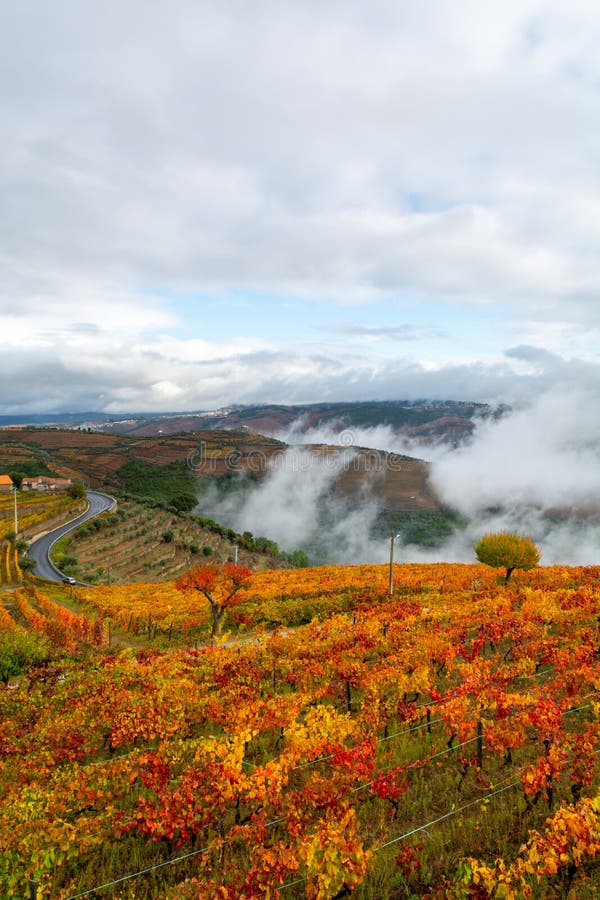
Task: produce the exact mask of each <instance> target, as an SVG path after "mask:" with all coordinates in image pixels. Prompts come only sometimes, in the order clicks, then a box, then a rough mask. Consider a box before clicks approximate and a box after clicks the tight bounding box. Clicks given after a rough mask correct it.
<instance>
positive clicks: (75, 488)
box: [69, 484, 85, 500]
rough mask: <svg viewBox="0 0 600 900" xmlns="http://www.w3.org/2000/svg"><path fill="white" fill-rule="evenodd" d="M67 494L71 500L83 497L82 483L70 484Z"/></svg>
mask: <svg viewBox="0 0 600 900" xmlns="http://www.w3.org/2000/svg"><path fill="white" fill-rule="evenodd" d="M69 496H70V497H72V498H73V500H83V498H84V497H85V488H84V486H83V485H82V484H72V485H71V487H70V488H69Z"/></svg>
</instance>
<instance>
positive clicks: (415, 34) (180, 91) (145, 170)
mask: <svg viewBox="0 0 600 900" xmlns="http://www.w3.org/2000/svg"><path fill="white" fill-rule="evenodd" d="M599 43H600V10H599V9H598V7H597V6H596V5H595V4H593V3H592V2H591V0H588V2H583V0H578V2H574V3H572V4H569V6H568V7H567V6H566V5H565V4H564V3H562V2H559V0H544V2H542V0H521V2H516V0H510V2H506V3H503V4H502V5H499V4H497V3H492V2H487V0H484V2H475V0H457V2H453V3H448V2H445V0H427V2H424V3H419V4H399V3H395V2H391V0H375V2H374V3H371V4H369V5H368V7H367V6H366V5H365V4H364V3H361V2H356V0H346V2H341V0H336V2H333V3H329V4H322V3H317V2H316V0H309V2H306V3H303V4H297V3H292V2H286V0H282V2H280V3H278V4H275V5H274V4H272V3H270V2H260V0H259V2H257V3H253V4H247V3H244V2H242V0H234V2H233V3H229V4H226V5H223V4H215V3H212V2H209V0H201V2H191V0H176V2H173V3H168V4H167V3H166V2H165V0H158V2H156V3H152V4H150V5H149V4H147V3H142V2H141V0H124V2H116V0H108V2H106V3H103V4H101V5H98V4H95V3H91V2H88V0H83V2H74V0H55V2H53V3H52V5H51V8H48V9H46V8H42V7H40V6H39V4H31V3H28V2H24V3H20V4H12V5H6V6H5V8H4V9H3V10H2V12H1V13H0V59H1V60H2V62H1V66H2V78H0V102H1V103H2V108H3V116H2V121H1V122H0V210H1V211H2V212H1V213H0V247H2V251H1V257H0V273H1V274H0V333H1V335H2V337H1V340H2V343H3V344H4V345H8V347H9V348H10V347H11V346H18V347H25V348H27V347H30V348H32V350H36V352H37V351H40V350H41V349H43V348H51V347H54V348H55V356H54V357H53V358H49V359H48V362H47V363H46V361H45V359H44V357H40V356H39V355H38V356H36V355H35V354H34V355H32V356H31V357H27V356H24V357H23V358H22V359H21V360H20V364H22V365H25V362H27V365H28V366H30V367H32V368H35V367H36V366H39V367H40V371H41V370H42V368H43V367H44V366H46V365H48V366H50V368H51V369H53V373H54V374H53V378H52V379H50V382H49V384H50V385H53V384H56V388H55V390H56V393H55V394H53V395H52V396H51V397H50V395H49V402H50V400H52V402H54V401H56V402H59V400H60V402H61V403H63V405H64V404H65V403H67V402H68V404H71V403H74V402H79V399H78V398H81V397H82V396H85V397H88V398H89V399H90V400H93V399H96V400H97V401H98V398H99V397H100V396H102V397H103V398H104V403H105V404H109V405H112V406H118V405H120V404H122V403H124V402H125V401H126V400H127V402H129V401H131V402H134V401H135V403H136V404H137V405H138V406H139V407H145V406H148V407H153V406H154V405H155V404H156V403H158V402H159V398H160V395H161V391H160V390H159V391H156V390H153V388H152V385H153V384H156V383H163V382H164V383H168V384H170V385H172V387H171V388H169V391H167V393H170V397H171V398H172V399H173V400H175V399H177V401H178V402H179V403H181V404H182V405H183V404H191V405H197V404H196V402H195V401H196V398H197V402H198V403H200V404H205V403H210V402H213V401H215V402H218V401H221V400H224V401H225V402H227V400H239V399H244V398H249V399H250V398H252V399H254V398H256V397H263V398H265V399H267V398H268V397H270V396H271V395H274V396H275V395H276V396H281V397H285V396H291V397H300V396H302V395H303V398H308V399H317V398H318V395H317V394H315V391H317V390H320V391H323V392H324V394H326V395H327V396H331V395H335V392H340V393H338V394H337V396H342V395H343V396H346V393H345V391H346V389H348V390H350V391H352V390H356V391H357V393H358V392H359V390H364V391H368V396H375V395H376V394H377V392H378V391H380V392H382V394H381V395H384V394H386V392H388V391H391V390H396V389H399V388H400V387H401V386H404V385H405V386H406V391H407V392H408V393H407V396H408V395H409V394H410V392H411V391H417V392H419V387H418V386H419V385H420V386H421V388H420V390H421V391H423V390H425V389H427V390H431V391H433V392H434V393H435V394H436V395H438V394H439V391H440V389H441V386H442V384H443V382H444V379H446V383H447V385H448V390H449V391H451V392H452V393H454V392H455V391H456V390H459V389H464V390H465V392H466V393H467V394H468V395H469V396H474V395H477V396H484V395H485V394H486V391H487V392H489V394H491V395H495V394H496V393H497V390H498V389H499V388H500V387H501V382H502V379H503V378H505V379H506V380H508V382H510V383H512V382H513V381H514V378H513V374H514V371H515V365H516V364H515V363H514V362H511V363H510V364H509V363H506V362H504V363H498V362H497V361H496V362H495V361H494V360H493V359H491V358H490V356H489V354H488V355H487V356H485V357H484V355H483V354H482V355H481V356H480V358H479V360H477V359H476V358H473V357H471V360H470V364H469V365H457V366H456V367H454V368H452V367H450V368H449V367H448V366H446V367H442V366H441V365H440V366H439V367H438V368H439V371H440V372H442V371H443V375H440V376H438V375H437V373H436V371H435V367H433V369H432V367H428V371H427V373H426V377H424V376H423V366H422V365H421V364H419V363H416V362H415V363H411V362H410V361H409V360H399V361H398V362H397V364H396V365H394V363H393V361H390V360H387V361H384V362H383V363H382V362H381V361H379V360H378V359H377V358H376V357H375V356H374V355H373V356H372V357H365V358H364V359H358V360H356V363H355V366H354V369H352V367H351V366H350V365H349V363H348V361H346V360H344V359H343V356H342V355H339V358H338V357H336V355H335V354H332V353H331V352H330V350H329V348H328V347H327V346H325V345H324V346H323V348H322V352H321V355H322V356H324V357H325V360H321V361H315V353H314V348H313V352H311V354H310V358H307V356H306V354H304V353H303V351H302V349H300V350H299V351H298V353H297V359H296V360H294V359H293V358H292V354H291V353H290V352H288V351H286V350H285V349H284V348H283V347H282V346H281V345H280V344H277V345H275V344H273V342H272V341H270V339H269V338H268V337H267V336H265V338H264V339H263V340H262V341H258V340H255V339H251V338H247V337H244V334H243V333H241V332H240V333H236V332H235V331H232V330H231V329H232V328H233V329H235V323H231V322H229V321H227V319H226V318H223V320H222V323H223V333H224V334H225V332H226V333H227V334H231V340H230V339H228V338H227V339H225V338H223V339H222V341H219V340H214V339H212V340H210V339H209V338H208V337H207V335H205V334H203V333H200V330H199V328H198V330H197V331H196V333H194V334H188V335H187V337H188V338H189V339H190V342H189V343H187V342H185V341H184V342H181V343H180V344H179V345H178V344H177V340H176V339H175V338H172V337H171V335H172V334H174V333H175V329H176V328H180V327H181V321H180V320H179V318H178V315H177V311H176V306H177V303H176V301H170V300H169V299H168V297H176V296H177V294H178V292H180V291H188V292H190V293H192V294H194V293H197V294H202V295H203V296H214V295H215V294H220V295H223V294H227V292H229V291H235V290H253V291H255V292H256V294H257V296H259V295H260V293H261V292H263V293H264V294H268V295H269V296H271V297H273V296H282V297H289V296H290V295H295V296H297V297H301V298H303V299H304V300H311V301H312V302H314V304H315V306H316V307H319V306H320V304H322V303H323V302H325V301H327V302H328V303H330V304H331V303H336V304H338V305H340V306H343V305H348V306H360V305H361V304H366V303H369V302H372V301H377V300H379V301H381V299H382V298H387V299H388V300H389V303H390V307H389V308H390V319H391V320H393V321H398V320H400V321H408V320H409V319H410V314H409V311H404V310H402V307H403V306H406V305H409V304H413V305H414V304H422V303H426V302H431V303H437V304H442V303H444V304H447V306H448V308H449V309H453V308H454V309H460V310H464V309H471V310H472V315H473V321H475V320H476V318H477V312H478V310H480V309H489V308H491V307H496V306H500V305H501V306H502V307H503V309H505V310H506V325H505V327H506V330H512V331H513V332H514V343H515V344H517V343H523V342H527V343H531V344H537V345H540V346H545V347H546V348H547V349H550V350H552V351H554V352H556V351H558V352H562V353H565V352H567V349H568V347H573V349H574V350H576V352H577V353H578V355H580V356H581V357H582V358H588V359H593V358H597V354H598V347H599V343H600V341H599V339H600V303H599V302H598V297H599V295H600V265H599V263H598V255H597V247H598V240H599V238H600V190H599V188H598V174H597V156H598V146H599V143H600V94H599V92H598V83H599V82H598V76H599V74H600V72H599V69H600V64H599V62H598V55H597V46H598V44H599ZM148 291H155V292H156V293H155V294H151V293H149V292H148ZM161 296H162V297H163V298H164V299H163V300H161V299H160V297H161ZM204 302H207V301H204ZM398 312H400V313H401V316H399V315H398ZM356 318H357V321H360V319H361V316H357V317H356ZM387 324H389V323H387V322H382V323H381V327H384V326H385V325H387ZM441 330H443V329H441ZM372 336H373V333H372V334H371V337H372ZM161 341H162V343H161ZM194 341H195V342H196V343H193V342H194ZM169 342H171V346H170V347H168V346H167V345H168V343H169ZM220 343H223V345H224V346H223V347H222V348H221V347H220V346H219V344H220ZM78 347H79V351H78V349H77V348H78ZM376 349H377V348H376V347H373V348H372V350H373V353H375V350H376ZM501 350H502V346H501V345H499V346H498V347H497V352H498V353H499V352H500V351H501ZM267 351H273V353H274V355H272V356H269V355H267V356H260V357H254V358H252V356H251V354H253V353H266V352H267ZM176 352H181V353H182V357H181V358H180V359H179V360H177V359H176V358H175V354H176ZM148 353H158V358H156V367H157V369H158V371H156V372H154V373H153V374H152V375H147V374H146V372H145V371H144V364H147V354H148ZM415 353H418V348H417V349H416V350H415ZM84 354H85V356H86V357H87V361H84V360H82V359H81V357H83V355H84ZM107 355H108V358H107ZM317 355H318V353H317ZM456 355H457V358H464V357H465V355H466V354H464V353H462V354H461V352H460V348H457V354H456ZM167 357H169V358H170V359H169V362H167ZM221 357H222V358H223V359H228V360H229V362H227V363H223V362H221V363H219V362H218V359H221ZM144 361H145V362H144ZM209 361H212V368H209V367H208V366H207V365H206V364H207V363H208V362H209ZM200 363H202V366H201V367H199V366H200ZM257 366H259V367H260V368H259V369H257V368H256V367H257ZM19 367H20V366H19ZM61 367H62V369H61ZM278 367H279V372H278V371H277V368H278ZM63 369H64V371H68V372H69V374H70V376H71V380H70V382H68V383H67V382H66V381H65V383H64V385H63V387H62V388H61V387H60V386H59V382H60V371H62V370H63ZM79 370H81V371H82V372H84V374H85V377H84V379H83V381H82V383H80V384H77V383H75V382H74V381H73V378H72V376H73V373H74V372H77V371H79ZM94 372H96V375H97V379H96V382H97V383H96V384H94ZM353 373H355V374H353ZM126 378H129V379H131V380H130V381H127V380H126ZM360 378H364V379H365V383H364V385H363V387H362V388H360V389H359V388H358V386H357V379H360ZM479 378H481V381H482V383H481V385H478V384H476V383H474V381H473V380H474V379H479ZM88 379H89V380H88ZM302 379H305V380H304V381H302ZM32 381H34V382H35V379H32ZM37 383H38V384H39V383H40V379H39V378H38V379H37ZM86 385H88V387H89V393H88V387H86ZM61 390H62V391H63V394H62V398H61ZM236 392H237V393H236ZM261 392H262V393H261ZM162 395H163V399H164V401H165V402H166V400H167V399H168V398H167V397H166V396H165V392H164V391H162ZM29 396H30V399H31V402H32V403H34V404H37V403H38V398H37V396H34V395H29ZM26 401H27V397H26V395H25V394H24V393H23V395H22V400H21V402H26ZM5 402H6V403H9V402H12V400H11V399H10V397H9V396H8V394H7V395H6V398H5Z"/></svg>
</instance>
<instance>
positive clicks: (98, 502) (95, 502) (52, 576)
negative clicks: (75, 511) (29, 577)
mask: <svg viewBox="0 0 600 900" xmlns="http://www.w3.org/2000/svg"><path fill="white" fill-rule="evenodd" d="M86 497H87V501H88V503H89V507H88V509H87V510H86V512H84V513H82V514H81V515H80V516H78V517H77V518H76V519H73V521H72V522H67V523H66V524H65V525H60V526H59V527H58V528H54V529H53V530H52V531H49V532H47V534H44V535H42V536H41V537H39V538H37V540H35V541H34V542H33V543H32V544H31V546H30V547H29V550H28V551H27V555H28V556H29V557H31V559H34V560H35V562H36V566H35V569H34V573H35V574H36V575H39V576H40V578H45V579H46V580H47V581H63V580H64V575H63V574H62V573H61V572H59V571H58V569H56V568H55V567H54V566H53V565H52V563H51V562H50V556H49V553H50V549H51V547H52V545H53V544H54V543H56V541H57V540H58V539H59V538H61V537H62V536H63V535H65V534H67V533H68V532H69V531H72V530H73V529H74V528H77V526H78V525H82V524H83V523H84V522H87V521H88V519H93V518H94V517H95V516H99V515H100V513H103V512H106V511H107V510H109V509H112V507H113V506H114V505H115V503H116V501H115V499H114V497H109V496H108V494H100V493H99V492H98V491H86Z"/></svg>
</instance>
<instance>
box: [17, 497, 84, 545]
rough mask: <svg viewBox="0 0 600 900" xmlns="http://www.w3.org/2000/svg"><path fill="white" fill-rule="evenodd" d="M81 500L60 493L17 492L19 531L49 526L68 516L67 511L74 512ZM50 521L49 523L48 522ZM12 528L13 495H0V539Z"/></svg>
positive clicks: (30, 532) (24, 531)
mask: <svg viewBox="0 0 600 900" xmlns="http://www.w3.org/2000/svg"><path fill="white" fill-rule="evenodd" d="M80 505H81V501H79V500H74V499H73V498H72V497H70V496H68V495H65V494H60V495H48V494H44V493H37V492H36V491H31V492H29V493H21V492H20V493H19V494H18V525H19V532H20V533H25V534H33V533H34V532H35V531H36V530H38V531H39V530H41V529H40V528H38V527H37V526H42V523H43V528H49V527H51V523H52V522H55V521H57V520H58V519H59V518H60V517H61V516H64V517H65V518H68V514H69V513H71V512H72V513H73V514H74V515H75V514H76V511H77V510H78V509H79V507H80ZM49 523H50V524H49ZM13 530H14V498H13V495H12V494H10V495H1V496H0V540H1V539H2V538H5V537H6V535H7V534H10V533H11V532H12V531H13Z"/></svg>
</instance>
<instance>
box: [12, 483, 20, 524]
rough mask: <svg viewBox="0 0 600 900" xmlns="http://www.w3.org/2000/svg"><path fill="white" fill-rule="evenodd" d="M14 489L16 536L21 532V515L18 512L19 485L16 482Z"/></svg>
mask: <svg viewBox="0 0 600 900" xmlns="http://www.w3.org/2000/svg"><path fill="white" fill-rule="evenodd" d="M13 491H14V495H15V536H16V535H17V534H18V533H19V517H18V514H17V486H16V484H15V485H14V486H13Z"/></svg>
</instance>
